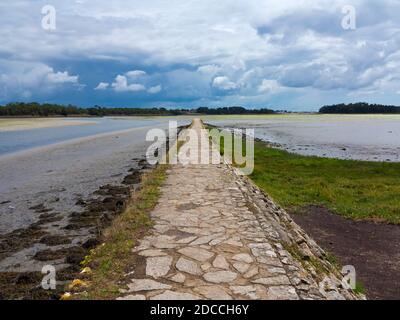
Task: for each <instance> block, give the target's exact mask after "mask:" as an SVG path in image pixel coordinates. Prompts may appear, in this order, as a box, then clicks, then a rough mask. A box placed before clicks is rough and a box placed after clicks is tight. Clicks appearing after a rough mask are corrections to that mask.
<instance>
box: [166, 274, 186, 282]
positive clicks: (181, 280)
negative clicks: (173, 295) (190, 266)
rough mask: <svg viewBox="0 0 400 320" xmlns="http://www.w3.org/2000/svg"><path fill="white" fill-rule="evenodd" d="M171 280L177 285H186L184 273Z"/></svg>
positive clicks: (174, 276)
mask: <svg viewBox="0 0 400 320" xmlns="http://www.w3.org/2000/svg"><path fill="white" fill-rule="evenodd" d="M169 279H170V280H172V281H174V282H177V283H184V282H185V279H186V277H185V276H184V275H183V274H182V273H177V274H175V275H173V276H172V277H170V278H169Z"/></svg>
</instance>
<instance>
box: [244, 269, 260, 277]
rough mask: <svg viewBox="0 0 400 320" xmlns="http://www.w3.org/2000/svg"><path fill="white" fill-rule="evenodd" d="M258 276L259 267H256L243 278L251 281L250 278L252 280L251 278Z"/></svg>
mask: <svg viewBox="0 0 400 320" xmlns="http://www.w3.org/2000/svg"><path fill="white" fill-rule="evenodd" d="M257 274H258V267H256V266H254V267H251V268H250V270H249V271H247V272H246V273H245V274H244V275H243V277H244V278H246V279H249V278H251V277H254V276H255V275H257Z"/></svg>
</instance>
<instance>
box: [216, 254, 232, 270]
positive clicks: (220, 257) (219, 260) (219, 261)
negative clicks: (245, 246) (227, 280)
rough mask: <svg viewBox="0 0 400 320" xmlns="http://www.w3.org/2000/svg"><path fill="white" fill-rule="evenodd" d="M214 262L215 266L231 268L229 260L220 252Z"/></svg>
mask: <svg viewBox="0 0 400 320" xmlns="http://www.w3.org/2000/svg"><path fill="white" fill-rule="evenodd" d="M212 264H213V266H214V267H215V268H218V269H225V270H227V269H229V263H228V261H226V259H225V257H224V256H223V255H220V254H219V255H217V256H216V258H215V259H214V261H213V263H212Z"/></svg>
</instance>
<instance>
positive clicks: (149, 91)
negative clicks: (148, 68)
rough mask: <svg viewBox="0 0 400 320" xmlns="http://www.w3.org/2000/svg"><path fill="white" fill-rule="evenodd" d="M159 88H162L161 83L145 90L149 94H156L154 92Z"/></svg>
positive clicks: (159, 89) (157, 91) (158, 90)
mask: <svg viewBox="0 0 400 320" xmlns="http://www.w3.org/2000/svg"><path fill="white" fill-rule="evenodd" d="M161 90H162V86H161V85H157V86H154V87H150V88H149V89H148V90H147V92H148V93H151V94H156V93H159V92H160V91H161Z"/></svg>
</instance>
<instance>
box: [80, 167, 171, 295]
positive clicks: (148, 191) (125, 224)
mask: <svg viewBox="0 0 400 320" xmlns="http://www.w3.org/2000/svg"><path fill="white" fill-rule="evenodd" d="M166 169H167V165H159V166H158V167H157V168H155V169H154V170H152V171H151V172H148V173H145V174H143V175H142V181H141V188H140V190H139V191H137V192H136V193H135V194H134V195H133V197H132V199H131V203H130V205H128V207H127V209H126V210H125V212H124V213H122V214H121V215H120V216H118V217H117V218H115V219H114V221H113V223H112V225H111V226H110V227H109V228H108V229H106V230H105V232H104V235H103V244H102V245H100V246H98V247H97V248H95V249H93V250H91V252H90V254H89V255H88V256H87V257H86V258H85V260H84V261H83V262H82V263H81V264H82V267H86V266H89V267H90V268H91V269H92V274H91V275H90V277H89V283H90V286H89V287H88V288H87V290H86V292H84V293H81V294H80V295H79V296H78V298H81V299H113V298H115V297H117V296H118V295H119V294H120V293H119V290H118V289H119V287H120V284H118V282H120V281H121V280H123V278H124V275H125V274H126V273H127V272H128V270H127V268H128V267H129V266H134V265H135V262H136V261H135V259H136V255H133V254H132V249H133V248H134V246H135V245H136V242H137V239H139V238H140V237H141V236H143V234H145V232H146V231H147V230H148V229H149V228H150V227H151V226H152V222H151V219H150V217H149V212H150V211H151V210H152V209H153V208H154V207H155V205H156V204H157V201H158V198H159V196H160V186H161V185H162V183H163V182H164V180H165V177H166Z"/></svg>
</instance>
